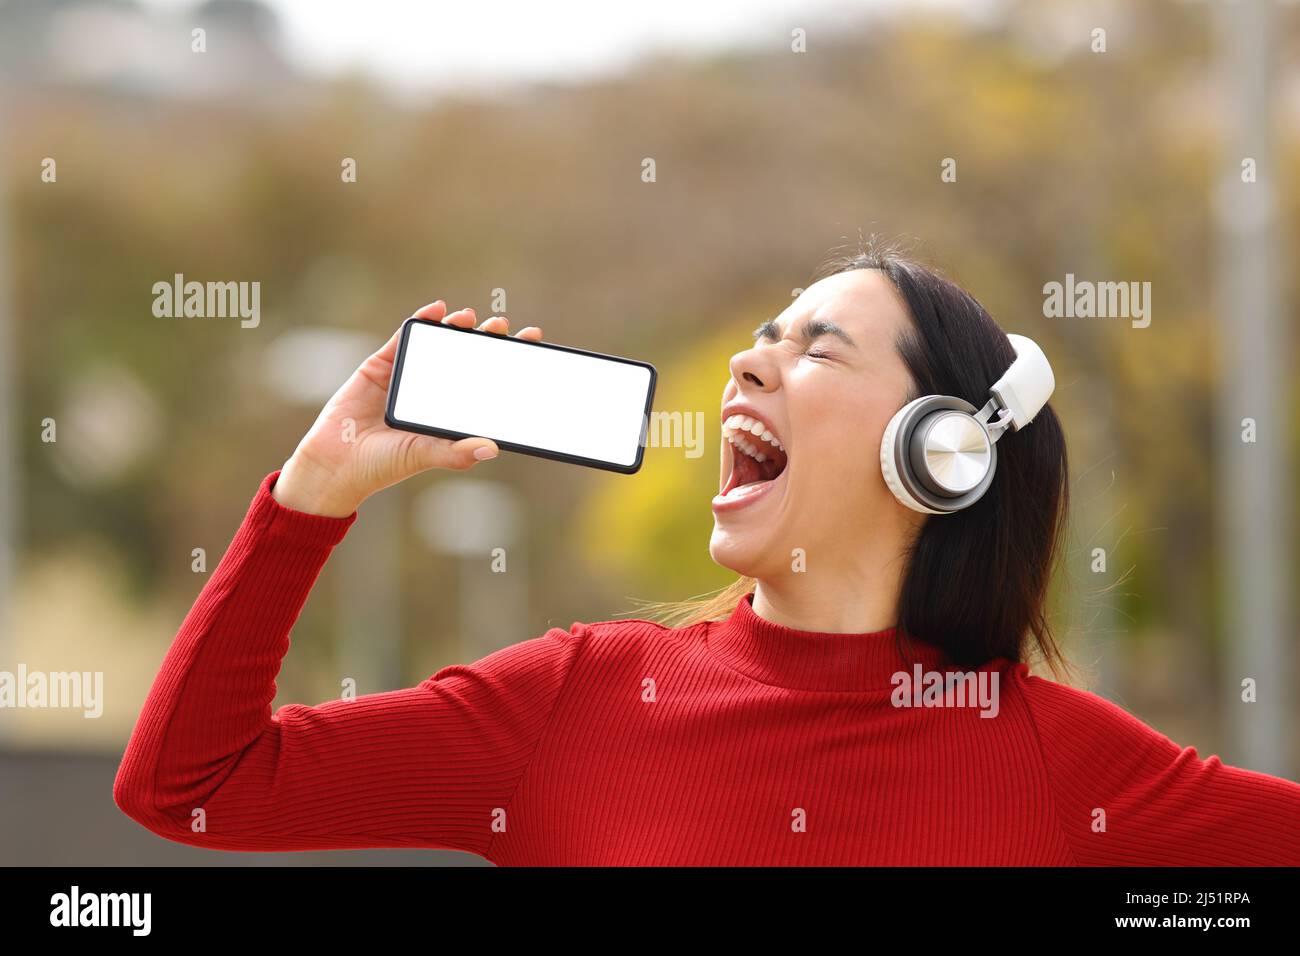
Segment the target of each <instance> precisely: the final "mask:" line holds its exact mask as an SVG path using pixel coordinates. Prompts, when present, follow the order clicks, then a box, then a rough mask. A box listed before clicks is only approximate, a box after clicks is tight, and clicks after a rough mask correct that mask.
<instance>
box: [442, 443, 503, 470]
mask: <svg viewBox="0 0 1300 956" xmlns="http://www.w3.org/2000/svg"><path fill="white" fill-rule="evenodd" d="M448 451H449V452H451V455H450V458H451V464H450V465H449V466H448V467H451V468H457V469H464V468H470V467H472V466H473V465H476V464H478V463H479V462H480V461H489V460H491V459H493V458H495V457H496V456H497V455H499V454H500V453H501V449H500V448H498V447H497V444H496V442H494V441H493V440H492V439H490V438H462V439H461V440H460V441H456V442H452V444H451V447H450V448H449V449H448Z"/></svg>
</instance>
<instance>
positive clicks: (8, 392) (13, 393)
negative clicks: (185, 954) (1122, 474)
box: [0, 91, 18, 738]
mask: <svg viewBox="0 0 1300 956" xmlns="http://www.w3.org/2000/svg"><path fill="white" fill-rule="evenodd" d="M7 115H8V113H7V110H6V108H5V98H4V94H3V91H0V131H3V130H4V129H5V122H6V117H7ZM4 158H5V157H4V148H3V146H0V669H3V670H9V669H12V668H14V667H15V666H16V665H17V663H18V662H17V661H15V660H14V659H13V654H14V647H15V641H14V640H13V637H12V634H13V630H12V628H13V627H14V623H15V622H14V613H13V581H14V575H15V555H16V553H17V543H18V528H17V526H16V523H15V522H16V521H17V516H18V509H17V507H16V503H17V501H18V466H17V459H18V447H17V443H16V441H15V438H14V429H13V418H14V415H15V411H16V409H15V406H16V401H17V398H18V388H17V385H16V384H15V382H14V373H15V370H16V369H17V368H18V363H17V361H15V359H14V354H13V348H14V338H13V320H12V315H11V314H10V296H9V203H8V198H9V197H8V193H9V191H8V188H7V187H8V182H9V181H8V178H7V177H6V175H5V166H4ZM10 725H11V722H10V721H0V738H3V737H4V736H6V734H7V728H8V727H9V726H10Z"/></svg>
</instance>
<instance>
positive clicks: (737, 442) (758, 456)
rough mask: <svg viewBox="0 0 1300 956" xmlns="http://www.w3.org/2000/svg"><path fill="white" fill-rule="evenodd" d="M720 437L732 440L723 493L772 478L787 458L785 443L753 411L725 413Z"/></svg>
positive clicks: (783, 469)
mask: <svg viewBox="0 0 1300 956" xmlns="http://www.w3.org/2000/svg"><path fill="white" fill-rule="evenodd" d="M722 437H723V438H725V439H727V441H729V442H731V452H732V454H731V474H730V475H729V476H728V477H727V483H726V485H725V486H724V487H723V489H722V491H721V496H722V497H724V498H725V497H727V496H729V495H730V494H731V493H732V492H733V491H737V490H738V489H741V488H744V487H745V486H747V485H757V484H760V483H762V482H765V481H773V480H774V479H775V478H776V477H777V476H778V475H780V474H781V472H783V471H785V466H786V464H787V463H788V462H789V456H788V455H787V454H786V451H785V445H784V444H782V442H781V439H780V438H778V437H777V435H776V434H775V433H773V431H772V426H771V425H770V424H768V423H767V422H764V421H762V420H761V419H758V418H754V417H753V416H752V415H728V416H727V419H726V421H724V422H723V423H722Z"/></svg>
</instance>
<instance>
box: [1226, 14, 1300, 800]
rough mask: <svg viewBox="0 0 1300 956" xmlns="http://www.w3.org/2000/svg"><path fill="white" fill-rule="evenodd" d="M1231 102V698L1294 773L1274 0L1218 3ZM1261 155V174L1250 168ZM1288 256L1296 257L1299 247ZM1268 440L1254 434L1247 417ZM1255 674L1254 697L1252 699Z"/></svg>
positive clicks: (1243, 753) (1261, 761)
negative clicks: (1247, 433)
mask: <svg viewBox="0 0 1300 956" xmlns="http://www.w3.org/2000/svg"><path fill="white" fill-rule="evenodd" d="M1213 9H1214V10H1215V13H1216V15H1217V17H1218V39H1219V43H1220V57H1221V58H1220V69H1221V74H1220V80H1221V83H1222V91H1223V94H1224V97H1223V103H1224V106H1225V109H1226V115H1225V116H1224V145H1223V156H1222V163H1223V168H1222V171H1221V173H1220V180H1219V182H1218V184H1217V185H1218V188H1217V191H1216V195H1215V212H1216V218H1217V226H1218V250H1217V251H1218V255H1217V256H1216V265H1217V268H1218V282H1217V285H1218V289H1217V292H1218V311H1219V321H1220V344H1221V355H1222V365H1221V366H1220V369H1221V371H1220V374H1221V382H1222V393H1221V395H1220V396H1219V403H1218V409H1219V414H1220V421H1219V435H1218V444H1219V447H1218V454H1217V455H1216V456H1215V457H1216V459H1217V463H1218V466H1219V469H1220V473H1219V479H1220V481H1219V487H1220V512H1219V518H1220V522H1221V529H1222V538H1221V540H1222V541H1223V543H1224V551H1223V554H1222V555H1221V558H1222V566H1223V569H1224V578H1225V581H1226V585H1227V593H1226V598H1227V600H1226V601H1225V602H1224V621H1223V624H1224V637H1225V640H1226V646H1227V655H1226V664H1227V667H1226V670H1225V676H1224V680H1225V684H1226V686H1225V687H1224V693H1225V695H1226V696H1225V698H1224V701H1225V705H1226V707H1227V713H1228V716H1229V727H1230V731H1231V747H1232V758H1231V761H1230V762H1235V763H1239V764H1241V765H1244V766H1246V767H1248V768H1250V769H1252V770H1259V771H1263V772H1265V773H1273V774H1279V775H1282V776H1295V774H1294V768H1293V767H1291V766H1289V765H1290V764H1291V762H1292V761H1291V755H1290V754H1289V753H1288V750H1287V745H1288V737H1289V736H1290V730H1291V728H1292V727H1293V726H1294V724H1293V723H1292V720H1291V715H1292V713H1293V709H1292V708H1293V699H1294V695H1293V693H1292V690H1291V679H1292V675H1293V671H1292V662H1291V660H1290V653H1289V648H1288V646H1287V642H1288V641H1289V640H1290V639H1292V637H1293V636H1294V634H1295V631H1294V629H1293V627H1292V626H1291V620H1292V618H1291V609H1290V607H1289V606H1288V604H1289V601H1288V593H1287V588H1288V585H1289V584H1290V583H1291V582H1294V581H1295V574H1294V571H1293V570H1292V558H1291V555H1290V554H1289V543H1288V536H1289V535H1290V533H1291V529H1292V524H1291V517H1292V515H1291V509H1290V501H1289V499H1288V497H1287V495H1288V493H1289V491H1290V489H1292V488H1294V487H1295V483H1294V481H1293V480H1292V477H1291V475H1292V472H1291V469H1290V464H1289V461H1288V458H1289V456H1288V454H1287V450H1288V442H1289V438H1290V435H1291V434H1292V429H1293V422H1292V417H1293V413H1292V410H1291V409H1290V408H1289V407H1288V403H1287V402H1286V401H1285V400H1284V398H1283V388H1284V382H1285V380H1284V376H1283V372H1284V363H1285V362H1286V359H1287V357H1288V356H1289V355H1291V349H1290V343H1289V342H1288V341H1286V339H1287V336H1286V335H1285V334H1284V333H1285V332H1286V328H1285V325H1284V323H1283V322H1282V315H1281V309H1280V302H1279V299H1280V293H1279V286H1278V269H1277V263H1278V261H1279V257H1278V253H1277V244H1278V241H1279V239H1281V238H1283V237H1281V236H1280V235H1279V232H1280V231H1279V230H1278V228H1277V222H1276V214H1277V192H1276V188H1275V187H1276V183H1277V165H1276V164H1277V156H1276V153H1275V151H1274V143H1273V130H1272V125H1273V110H1274V106H1275V103H1274V100H1275V97H1274V86H1275V83H1274V75H1275V69H1276V66H1275V62H1274V59H1275V41H1274V30H1275V29H1276V25H1275V23H1274V14H1273V10H1272V2H1271V0H1242V2H1240V3H1231V4H1214V5H1213ZM1248 157H1249V158H1251V159H1254V160H1255V163H1256V171H1257V181H1256V182H1253V183H1252V182H1243V181H1242V161H1243V160H1245V159H1246V158H1248ZM1286 261H1290V257H1287V260H1286ZM1244 418H1251V419H1254V420H1255V422H1256V424H1257V428H1258V435H1257V438H1258V440H1257V441H1256V442H1254V443H1244V442H1243V441H1242V424H1241V423H1242V419H1244ZM1247 677H1249V678H1253V679H1254V680H1255V681H1256V683H1257V686H1258V699H1257V701H1256V702H1255V703H1243V702H1242V700H1241V693H1242V688H1241V681H1242V680H1243V679H1244V678H1247Z"/></svg>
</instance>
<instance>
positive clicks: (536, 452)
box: [384, 316, 659, 475]
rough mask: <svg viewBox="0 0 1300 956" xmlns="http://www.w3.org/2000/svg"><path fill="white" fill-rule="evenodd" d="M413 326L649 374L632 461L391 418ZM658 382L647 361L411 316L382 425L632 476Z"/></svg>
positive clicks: (642, 447)
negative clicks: (621, 461) (479, 440)
mask: <svg viewBox="0 0 1300 956" xmlns="http://www.w3.org/2000/svg"><path fill="white" fill-rule="evenodd" d="M416 324H421V325H432V326H435V327H437V328H440V329H447V330H448V331H451V332H460V333H463V334H468V335H486V336H489V337H491V338H495V339H500V340H501V341H503V342H514V343H517V344H519V345H524V346H534V347H537V348H544V349H558V350H559V351H561V352H573V353H575V354H577V355H586V356H588V357H590V358H600V359H605V360H607V361H611V362H624V363H626V364H628V365H639V366H641V367H642V368H645V369H648V370H649V371H650V387H649V388H648V389H647V390H646V400H645V409H644V411H642V413H641V433H640V435H639V436H638V438H637V453H636V461H634V462H633V463H632V464H630V465H618V464H615V463H613V462H609V461H601V460H600V459H598V458H585V457H583V456H581V455H566V454H564V453H563V452H557V451H551V450H550V449H547V448H537V447H535V446H532V445H521V444H518V443H516V442H510V441H501V440H500V439H497V438H493V437H492V436H491V435H474V434H471V433H469V432H458V431H452V430H450V429H447V428H432V427H429V426H427V425H417V424H415V423H414V422H403V421H399V420H398V419H396V418H394V417H393V407H394V405H395V404H396V403H397V392H398V389H399V388H400V387H401V380H402V370H403V368H404V367H405V362H406V343H407V341H408V340H409V339H410V336H411V327H412V326H413V325H416ZM658 379H659V372H658V370H657V369H656V368H655V367H654V366H653V365H651V364H650V363H649V362H642V361H638V360H637V359H630V358H624V357H623V356H621V355H608V354H606V353H604V352H592V351H590V350H588V349H579V348H574V347H573V346H570V345H556V344H555V343H554V342H534V341H532V340H531V339H521V338H518V337H516V336H513V335H502V334H501V333H498V332H483V331H481V330H479V329H468V328H464V327H462V326H459V325H448V324H446V323H445V322H438V321H435V320H433V319H423V318H418V317H416V316H411V317H410V318H409V319H407V320H406V321H405V322H403V323H402V334H401V338H400V339H399V340H398V343H397V355H396V357H395V358H394V359H393V374H392V376H391V377H390V378H389V380H388V398H387V400H386V401H385V402H384V423H385V424H386V425H388V427H389V428H395V429H398V430H399V431H407V432H416V433H417V434H421V435H432V436H434V437H436V438H488V439H491V440H492V441H493V442H495V443H496V445H497V447H498V448H501V449H502V450H504V451H513V452H517V453H519V454H521V455H532V456H533V457H536V458H546V459H549V460H551V461H562V462H567V463H568V464H571V465H582V466H584V467H587V468H598V469H600V470H601V471H613V472H617V473H618V474H622V475H632V474H636V472H638V471H640V470H641V465H642V463H643V462H644V461H645V449H646V440H647V435H648V432H649V427H650V414H651V409H652V407H653V405H654V396H655V385H656V384H657V382H658Z"/></svg>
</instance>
